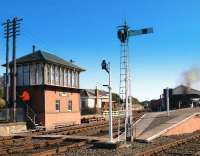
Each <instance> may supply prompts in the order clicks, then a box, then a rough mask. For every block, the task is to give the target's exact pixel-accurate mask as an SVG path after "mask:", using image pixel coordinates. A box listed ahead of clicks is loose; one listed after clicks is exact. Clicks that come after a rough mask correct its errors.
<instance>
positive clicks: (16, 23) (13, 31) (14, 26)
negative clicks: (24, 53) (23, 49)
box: [12, 17, 22, 122]
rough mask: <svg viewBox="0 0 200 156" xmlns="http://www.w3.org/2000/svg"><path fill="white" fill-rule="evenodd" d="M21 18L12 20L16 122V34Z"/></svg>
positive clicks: (14, 116) (14, 115)
mask: <svg viewBox="0 0 200 156" xmlns="http://www.w3.org/2000/svg"><path fill="white" fill-rule="evenodd" d="M20 21H22V19H18V18H16V17H15V18H14V19H13V20H12V29H13V30H12V35H13V73H12V85H13V89H12V95H13V99H12V102H13V121H14V122H16V36H18V35H19V28H20V27H19V25H20Z"/></svg>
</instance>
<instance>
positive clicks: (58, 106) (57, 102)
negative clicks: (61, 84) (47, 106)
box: [55, 100, 60, 111]
mask: <svg viewBox="0 0 200 156" xmlns="http://www.w3.org/2000/svg"><path fill="white" fill-rule="evenodd" d="M55 108H56V111H60V100H56V103H55Z"/></svg>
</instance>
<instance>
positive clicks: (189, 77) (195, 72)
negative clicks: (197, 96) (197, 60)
mask: <svg viewBox="0 0 200 156" xmlns="http://www.w3.org/2000/svg"><path fill="white" fill-rule="evenodd" d="M199 82H200V68H199V67H192V68H190V69H189V70H186V71H185V72H183V83H184V85H186V86H187V87H190V88H191V87H195V86H194V85H197V83H199Z"/></svg>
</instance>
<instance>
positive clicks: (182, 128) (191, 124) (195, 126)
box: [163, 116, 200, 136]
mask: <svg viewBox="0 0 200 156" xmlns="http://www.w3.org/2000/svg"><path fill="white" fill-rule="evenodd" d="M199 123H200V116H195V117H193V118H191V119H188V120H186V121H184V122H183V123H181V124H180V125H177V126H176V127H174V128H172V129H170V130H168V131H167V132H166V133H164V134H163V136H170V135H180V134H185V133H192V132H194V131H197V130H200V124H199Z"/></svg>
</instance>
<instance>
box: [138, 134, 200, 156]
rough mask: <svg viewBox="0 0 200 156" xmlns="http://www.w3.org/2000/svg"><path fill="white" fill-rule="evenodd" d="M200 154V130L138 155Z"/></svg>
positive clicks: (184, 155) (183, 155) (186, 155)
mask: <svg viewBox="0 0 200 156" xmlns="http://www.w3.org/2000/svg"><path fill="white" fill-rule="evenodd" d="M193 155H195V156H197V155H198V156H200V132H199V131H198V132H196V133H194V134H193V135H191V136H188V137H185V138H183V139H178V140H176V141H173V142H169V143H166V144H162V145H160V146H157V147H155V148H151V149H150V150H146V151H144V152H142V153H140V154H137V156H193Z"/></svg>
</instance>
